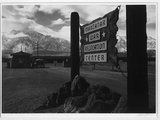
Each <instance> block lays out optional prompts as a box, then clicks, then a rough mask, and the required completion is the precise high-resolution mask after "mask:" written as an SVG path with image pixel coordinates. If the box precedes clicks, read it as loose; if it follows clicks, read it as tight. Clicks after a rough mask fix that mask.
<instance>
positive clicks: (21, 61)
mask: <svg viewBox="0 0 160 120" xmlns="http://www.w3.org/2000/svg"><path fill="white" fill-rule="evenodd" d="M11 56H12V60H11V68H30V67H31V56H32V55H31V54H29V53H26V52H23V51H20V52H16V53H12V54H11Z"/></svg>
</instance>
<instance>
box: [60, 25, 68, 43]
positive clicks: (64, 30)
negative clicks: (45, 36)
mask: <svg viewBox="0 0 160 120" xmlns="http://www.w3.org/2000/svg"><path fill="white" fill-rule="evenodd" d="M57 37H60V38H63V39H65V40H68V41H70V26H64V27H62V28H61V29H60V30H59V31H58V32H57Z"/></svg>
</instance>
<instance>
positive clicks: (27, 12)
mask: <svg viewBox="0 0 160 120" xmlns="http://www.w3.org/2000/svg"><path fill="white" fill-rule="evenodd" d="M13 7H14V9H15V10H16V11H17V14H18V15H20V16H24V17H33V16H34V14H35V12H36V11H38V9H39V7H38V6H35V5H24V6H21V7H19V6H18V5H16V6H13Z"/></svg>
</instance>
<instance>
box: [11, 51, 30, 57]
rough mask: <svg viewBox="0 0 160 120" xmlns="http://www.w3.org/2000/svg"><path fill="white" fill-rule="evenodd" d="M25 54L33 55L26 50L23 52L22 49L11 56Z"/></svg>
mask: <svg viewBox="0 0 160 120" xmlns="http://www.w3.org/2000/svg"><path fill="white" fill-rule="evenodd" d="M21 55H22V56H24V55H28V56H29V55H32V54H30V53H26V52H23V51H20V52H16V53H12V54H11V56H21Z"/></svg>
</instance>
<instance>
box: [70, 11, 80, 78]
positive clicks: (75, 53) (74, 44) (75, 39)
mask: <svg viewBox="0 0 160 120" xmlns="http://www.w3.org/2000/svg"><path fill="white" fill-rule="evenodd" d="M79 58H80V57H79V15H78V13H77V12H72V13H71V81H72V80H73V79H74V77H75V76H76V75H79V66H80V60H79Z"/></svg>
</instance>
